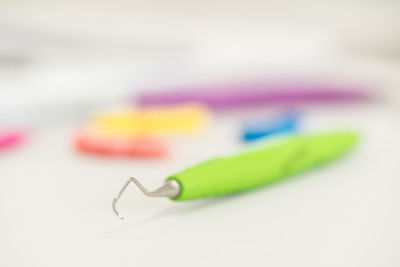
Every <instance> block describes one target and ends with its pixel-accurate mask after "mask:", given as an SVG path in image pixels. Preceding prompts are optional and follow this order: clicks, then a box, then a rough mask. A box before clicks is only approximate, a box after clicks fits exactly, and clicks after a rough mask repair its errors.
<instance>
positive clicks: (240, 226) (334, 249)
mask: <svg viewBox="0 0 400 267" xmlns="http://www.w3.org/2000/svg"><path fill="white" fill-rule="evenodd" d="M304 118H305V122H304V127H303V128H304V131H306V132H312V131H317V130H321V129H335V128H337V127H347V126H351V127H352V128H355V129H357V130H359V131H360V132H361V133H362V141H361V143H360V144H359V146H358V147H357V148H356V149H355V150H354V151H353V153H351V154H350V155H349V156H348V157H346V158H343V159H341V160H339V161H337V162H335V163H333V164H331V165H329V166H326V167H325V168H321V169H319V170H316V171H313V172H309V173H306V174H304V175H301V178H300V177H299V179H293V180H290V181H287V182H285V183H281V184H279V185H276V186H272V187H268V188H262V189H259V190H256V191H252V192H248V193H245V194H240V195H236V196H232V197H223V198H218V199H209V200H201V201H193V202H185V203H183V202H181V203H179V202H172V201H169V200H168V199H150V198H147V197H145V196H144V195H142V193H140V192H139V191H138V189H136V188H134V187H133V186H132V187H129V188H128V190H127V191H126V194H125V195H124V196H123V197H122V198H121V200H120V203H119V208H120V209H121V211H122V212H123V213H124V214H125V215H126V217H127V219H126V220H125V221H120V220H118V218H117V217H116V216H115V215H114V214H113V213H112V210H111V200H112V197H113V196H114V194H115V193H116V192H117V191H118V190H119V189H120V187H121V186H122V184H123V182H125V180H126V179H127V178H128V177H129V176H132V175H134V176H136V177H137V178H138V179H140V180H141V181H142V182H143V184H144V185H145V186H146V187H148V188H150V189H152V188H155V187H157V186H158V185H160V184H161V182H162V180H163V179H164V178H165V177H166V176H167V175H169V174H171V173H173V172H174V171H178V170H180V169H181V168H184V167H187V166H189V165H191V164H194V163H196V162H198V161H201V160H204V159H207V158H209V157H212V156H216V155H221V154H222V155H223V154H227V153H230V152H233V151H235V150H237V149H238V148H239V146H240V144H239V143H238V141H237V140H236V138H237V136H236V134H237V130H235V129H237V128H236V126H237V124H238V121H237V120H235V119H233V118H231V119H227V118H224V117H219V118H216V119H215V120H214V121H213V123H212V127H211V130H209V131H207V132H206V133H204V134H201V135H199V136H195V137H188V138H185V139H183V140H172V142H173V143H174V148H175V150H174V156H173V157H171V158H168V159H162V160H156V161H151V160H132V159H107V158H100V157H92V156H88V155H82V154H79V153H78V152H76V151H75V150H74V149H73V146H72V145H71V143H72V135H73V133H74V131H75V129H76V125H74V124H65V125H63V124H60V125H58V126H54V127H49V128H46V129H41V130H38V131H36V132H35V133H33V136H32V137H31V140H30V141H29V142H28V143H27V144H25V145H23V146H21V147H19V148H17V149H15V150H13V151H9V152H7V153H2V154H0V214H1V219H0V237H1V238H0V266H7V267H13V266H30V267H32V266H39V267H46V266H53V267H54V266H58V267H64V266H68V267H71V266H74V267H78V266H82V267H83V266H84V267H88V266H96V267H102V266H107V267H109V266H119V267H124V266H141V267H142V266H275V267H276V266H308V267H310V266H353V267H354V266H362V267H366V266H400V250H399V249H400V230H399V227H398V226H399V224H400V194H399V193H398V191H399V188H400V171H399V170H400V167H399V155H398V153H399V148H400V143H399V138H398V136H399V131H400V123H399V113H397V111H396V110H395V109H394V108H392V107H390V106H387V105H383V104H382V105H374V106H360V107H343V108H340V109H336V111H334V112H333V111H332V109H322V110H320V111H319V112H310V113H306V115H305V117H304Z"/></svg>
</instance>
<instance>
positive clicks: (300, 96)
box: [137, 81, 371, 109]
mask: <svg viewBox="0 0 400 267" xmlns="http://www.w3.org/2000/svg"><path fill="white" fill-rule="evenodd" d="M367 89H368V88H366V87H365V86H361V85H354V84H338V83H327V82H326V83H322V82H292V81H291V82H256V83H255V82H253V83H243V82H240V83H235V84H233V83H230V84H225V85H211V86H210V85H208V86H194V87H190V88H187V87H186V88H183V87H182V88H174V89H172V90H164V91H162V92H143V93H141V94H139V96H138V97H137V101H138V104H139V105H140V106H149V105H173V104H180V103H185V102H198V103H203V104H205V105H208V106H209V107H211V108H214V109H227V108H238V107H246V106H247V107H253V106H260V105H265V104H284V103H304V102H318V103H320V102H343V101H365V100H368V99H370V98H371V97H370V95H369V93H368V90H367Z"/></svg>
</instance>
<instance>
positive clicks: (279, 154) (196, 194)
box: [167, 132, 358, 200]
mask: <svg viewBox="0 0 400 267" xmlns="http://www.w3.org/2000/svg"><path fill="white" fill-rule="evenodd" d="M357 140H358V135H357V134H355V133H352V132H333V133H326V134H318V135H307V136H296V137H292V138H290V139H288V140H285V141H283V142H280V143H278V144H275V145H273V146H268V147H262V148H258V149H253V150H251V151H247V152H244V153H241V154H238V155H234V156H230V157H223V158H216V159H212V160H209V161H207V162H204V163H201V164H199V165H196V166H194V167H191V168H188V169H186V170H183V171H181V172H178V173H176V174H174V175H171V176H170V177H168V178H167V180H171V179H175V180H176V181H177V182H178V183H179V184H180V186H181V192H180V194H179V195H178V196H177V197H175V198H173V199H174V200H189V199H196V198H203V197H210V196H217V195H225V194H231V193H235V192H239V191H243V190H249V189H252V188H256V187H259V186H262V185H266V184H270V183H273V182H277V181H280V180H283V179H285V178H287V177H290V176H293V175H295V174H298V173H301V172H303V171H305V170H307V169H310V168H312V167H315V166H318V165H321V164H323V163H326V162H328V161H330V160H332V159H334V158H336V157H339V156H340V155H343V154H344V153H346V152H347V151H348V150H349V149H350V148H352V147H353V146H354V144H355V143H356V141H357Z"/></svg>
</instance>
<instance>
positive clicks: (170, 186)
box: [112, 177, 181, 220]
mask: <svg viewBox="0 0 400 267" xmlns="http://www.w3.org/2000/svg"><path fill="white" fill-rule="evenodd" d="M131 182H132V183H134V184H135V185H136V186H137V187H138V188H139V189H140V191H142V192H143V194H145V195H146V196H148V197H177V196H178V195H179V193H180V191H181V188H180V185H179V183H178V182H177V181H176V180H169V181H168V182H167V183H166V184H164V185H163V186H161V187H160V188H158V189H156V190H155V191H153V192H149V191H148V190H147V189H146V188H144V186H143V185H142V184H141V183H139V181H138V180H137V179H136V178H134V177H130V178H129V179H128V180H127V181H126V182H125V184H124V185H123V186H122V188H121V190H120V191H119V192H118V193H117V194H116V195H115V197H114V199H113V201H112V209H113V211H114V213H115V214H116V215H117V216H118V218H120V219H121V220H123V219H125V218H124V217H123V216H122V215H121V213H119V212H118V210H117V202H118V200H119V199H120V198H121V195H122V194H123V193H124V191H125V189H126V188H127V187H128V186H129V183H131Z"/></svg>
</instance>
